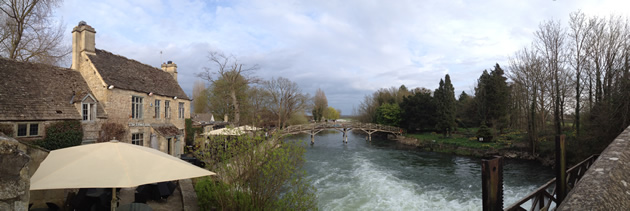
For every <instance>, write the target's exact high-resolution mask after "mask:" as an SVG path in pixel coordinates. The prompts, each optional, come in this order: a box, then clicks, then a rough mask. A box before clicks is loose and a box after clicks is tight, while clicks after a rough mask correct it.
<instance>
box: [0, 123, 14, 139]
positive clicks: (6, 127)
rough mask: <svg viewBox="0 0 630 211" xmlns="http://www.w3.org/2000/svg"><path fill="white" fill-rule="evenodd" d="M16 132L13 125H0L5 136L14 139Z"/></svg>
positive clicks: (0, 131) (0, 129) (0, 130)
mask: <svg viewBox="0 0 630 211" xmlns="http://www.w3.org/2000/svg"><path fill="white" fill-rule="evenodd" d="M14 132H15V131H13V125H12V124H0V133H4V135H6V136H9V137H12V136H13V133H14Z"/></svg>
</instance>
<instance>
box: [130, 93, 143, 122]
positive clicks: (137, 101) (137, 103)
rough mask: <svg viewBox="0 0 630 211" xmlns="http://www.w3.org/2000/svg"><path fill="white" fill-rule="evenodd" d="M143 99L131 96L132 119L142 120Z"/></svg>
mask: <svg viewBox="0 0 630 211" xmlns="http://www.w3.org/2000/svg"><path fill="white" fill-rule="evenodd" d="M142 99H143V97H138V96H131V118H132V119H142V110H143V105H142Z"/></svg>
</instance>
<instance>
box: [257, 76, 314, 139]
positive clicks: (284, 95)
mask: <svg viewBox="0 0 630 211" xmlns="http://www.w3.org/2000/svg"><path fill="white" fill-rule="evenodd" d="M263 88H264V89H265V90H266V91H267V92H268V93H269V96H270V106H269V110H270V111H271V112H272V113H273V114H274V115H275V116H276V117H277V119H278V123H277V125H276V126H277V127H284V126H286V122H287V120H288V119H289V117H290V116H291V115H292V114H293V113H294V112H297V111H300V110H304V109H305V108H306V101H307V100H308V96H306V95H304V94H302V90H301V89H300V88H299V87H298V85H297V84H296V83H295V82H292V81H290V80H289V79H286V78H283V77H279V78H275V79H274V78H272V79H271V80H270V81H265V82H264V83H263Z"/></svg>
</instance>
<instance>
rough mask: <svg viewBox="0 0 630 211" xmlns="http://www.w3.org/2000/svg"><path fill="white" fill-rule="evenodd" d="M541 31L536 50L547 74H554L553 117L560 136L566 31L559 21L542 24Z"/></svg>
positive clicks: (537, 34) (539, 31)
mask: <svg viewBox="0 0 630 211" xmlns="http://www.w3.org/2000/svg"><path fill="white" fill-rule="evenodd" d="M539 27H540V28H539V30H538V31H536V33H535V35H536V39H537V40H536V42H535V43H536V48H537V49H538V51H539V52H540V53H541V57H542V58H543V60H544V61H545V66H544V68H545V69H546V70H547V72H550V73H551V74H552V83H551V84H552V87H553V91H552V92H551V93H552V96H553V100H552V102H553V106H554V109H553V110H554V111H553V114H554V115H553V116H554V125H555V130H556V135H558V136H559V135H560V134H561V133H562V127H561V118H560V115H562V113H561V111H560V106H561V92H560V89H561V84H560V83H561V81H562V80H561V75H562V74H563V73H561V71H563V70H564V67H563V65H564V61H565V58H564V57H565V55H564V53H565V52H564V50H565V45H566V43H565V40H564V39H565V30H564V28H562V27H561V26H560V23H559V22H557V21H553V20H551V21H548V22H545V23H542V24H541V25H540V26H539Z"/></svg>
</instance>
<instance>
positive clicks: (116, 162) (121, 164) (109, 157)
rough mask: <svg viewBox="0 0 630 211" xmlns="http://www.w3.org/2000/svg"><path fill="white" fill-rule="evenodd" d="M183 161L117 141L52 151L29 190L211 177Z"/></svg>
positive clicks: (114, 200)
mask: <svg viewBox="0 0 630 211" xmlns="http://www.w3.org/2000/svg"><path fill="white" fill-rule="evenodd" d="M214 174H215V173H214V172H211V171H208V170H205V169H202V168H199V167H197V166H194V165H192V164H190V163H187V162H186V161H183V160H181V159H178V158H176V157H173V156H171V155H168V154H166V153H163V152H160V151H157V150H155V149H152V148H149V147H142V146H137V145H133V144H128V143H122V142H118V141H111V142H105V143H97V144H87V145H81V146H76V147H69V148H64V149H58V150H53V151H51V152H50V154H48V156H47V157H46V159H44V161H43V162H42V163H41V164H40V166H39V168H38V169H37V171H35V174H33V176H32V177H31V190H43V189H65V188H113V189H114V190H113V191H112V194H113V196H112V210H115V207H116V191H115V188H128V187H135V186H139V185H144V184H149V183H156V182H163V181H172V180H179V179H187V178H194V177H202V176H209V175H214Z"/></svg>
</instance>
